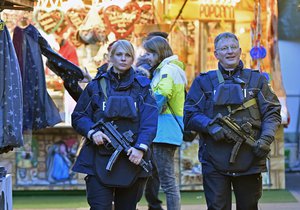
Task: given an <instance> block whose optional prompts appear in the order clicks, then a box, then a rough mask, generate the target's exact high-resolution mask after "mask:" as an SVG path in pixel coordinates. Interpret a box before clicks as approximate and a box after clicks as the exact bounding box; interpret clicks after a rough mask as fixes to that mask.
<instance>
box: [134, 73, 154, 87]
mask: <svg viewBox="0 0 300 210" xmlns="http://www.w3.org/2000/svg"><path fill="white" fill-rule="evenodd" d="M135 79H136V81H137V82H138V83H139V84H140V86H142V87H146V86H147V85H149V84H150V82H151V81H150V79H148V78H147V77H145V76H139V75H137V76H136V77H135Z"/></svg>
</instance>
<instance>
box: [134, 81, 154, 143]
mask: <svg viewBox="0 0 300 210" xmlns="http://www.w3.org/2000/svg"><path fill="white" fill-rule="evenodd" d="M139 103H140V104H139V107H140V110H139V112H140V127H139V134H138V139H137V143H136V145H135V146H138V145H139V144H145V145H147V146H148V147H149V146H150V144H151V142H152V141H153V139H154V138H155V136H156V130H157V123H158V108H157V104H156V101H155V99H154V97H153V96H152V95H151V87H150V85H147V86H146V87H144V88H143V93H142V94H141V95H140V100H139Z"/></svg>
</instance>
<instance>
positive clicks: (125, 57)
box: [110, 46, 134, 73]
mask: <svg viewBox="0 0 300 210" xmlns="http://www.w3.org/2000/svg"><path fill="white" fill-rule="evenodd" d="M133 59H134V58H133V57H132V56H131V54H130V53H128V52H126V51H125V50H124V49H123V48H122V47H120V46H119V47H117V49H116V51H115V53H114V54H113V55H112V56H111V58H110V62H111V63H112V64H113V67H114V71H115V72H117V73H122V72H125V71H127V70H129V69H130V67H131V65H132V64H133Z"/></svg>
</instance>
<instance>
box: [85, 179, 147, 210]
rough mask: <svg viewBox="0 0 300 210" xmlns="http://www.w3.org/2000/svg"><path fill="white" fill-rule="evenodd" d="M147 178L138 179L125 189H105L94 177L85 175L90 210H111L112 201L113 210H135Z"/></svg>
mask: <svg viewBox="0 0 300 210" xmlns="http://www.w3.org/2000/svg"><path fill="white" fill-rule="evenodd" d="M146 180H147V178H139V179H138V180H137V181H136V182H135V183H134V184H133V185H131V186H130V187H127V188H116V187H106V186H104V185H103V184H102V183H101V182H99V180H98V178H97V177H96V176H92V175H87V176H86V177H85V182H86V194H87V201H88V203H89V205H90V210H111V209H112V202H113V201H114V207H115V210H136V205H137V203H138V202H139V201H140V200H141V198H142V195H143V191H144V186H145V183H146Z"/></svg>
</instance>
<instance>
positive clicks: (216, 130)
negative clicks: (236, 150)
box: [207, 123, 226, 141]
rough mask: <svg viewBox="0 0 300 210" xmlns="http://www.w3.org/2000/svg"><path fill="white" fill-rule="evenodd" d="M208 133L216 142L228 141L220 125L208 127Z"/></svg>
mask: <svg viewBox="0 0 300 210" xmlns="http://www.w3.org/2000/svg"><path fill="white" fill-rule="evenodd" d="M207 129H208V133H209V134H210V135H211V136H212V137H213V139H214V140H215V141H221V140H225V139H226V135H225V134H226V132H225V130H224V129H223V128H222V127H221V126H220V125H218V124H215V123H213V124H211V125H209V126H208V127H207Z"/></svg>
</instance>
